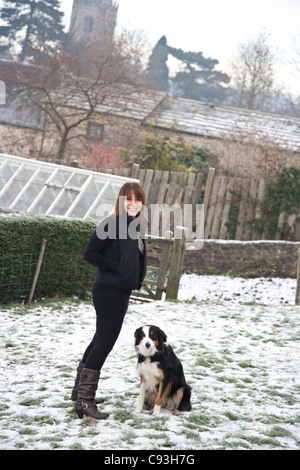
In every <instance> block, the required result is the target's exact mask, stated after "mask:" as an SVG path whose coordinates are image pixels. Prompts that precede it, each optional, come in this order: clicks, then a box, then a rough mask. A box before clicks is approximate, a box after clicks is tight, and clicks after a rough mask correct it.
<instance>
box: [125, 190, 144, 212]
mask: <svg viewBox="0 0 300 470" xmlns="http://www.w3.org/2000/svg"><path fill="white" fill-rule="evenodd" d="M142 205H143V203H142V201H141V200H140V199H137V198H136V196H135V193H134V191H131V192H130V193H129V194H128V196H127V199H126V200H125V201H124V209H125V211H126V212H127V214H128V215H130V216H131V217H133V218H135V217H136V216H137V214H138V213H139V212H140V210H141V208H142Z"/></svg>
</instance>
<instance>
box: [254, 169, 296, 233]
mask: <svg viewBox="0 0 300 470" xmlns="http://www.w3.org/2000/svg"><path fill="white" fill-rule="evenodd" d="M299 210H300V169H299V168H296V167H289V168H284V169H283V170H282V172H281V174H280V175H279V176H278V178H275V179H273V180H271V181H270V182H269V184H268V187H267V190H266V197H265V200H264V202H263V205H262V211H263V217H262V219H261V221H260V223H261V228H264V230H265V231H267V232H268V234H269V235H270V236H271V237H274V235H275V234H276V231H277V225H278V218H279V215H280V214H281V213H283V212H285V213H286V214H288V215H290V214H295V213H297V212H299ZM281 237H282V239H290V237H291V233H290V229H289V227H284V229H283V230H282V233H281Z"/></svg>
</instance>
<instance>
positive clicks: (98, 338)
mask: <svg viewBox="0 0 300 470" xmlns="http://www.w3.org/2000/svg"><path fill="white" fill-rule="evenodd" d="M145 204H146V201H145V194H144V191H143V189H142V187H141V186H140V185H139V184H138V183H125V184H124V185H123V186H122V188H121V190H120V193H119V196H118V199H117V202H116V206H115V209H114V211H113V214H112V215H110V216H108V217H107V218H105V219H104V220H103V221H101V222H100V224H99V226H98V227H97V229H96V230H95V232H94V233H93V235H92V237H91V239H90V241H89V243H88V245H87V247H86V250H85V254H84V259H85V260H86V261H88V262H89V263H91V264H93V265H94V266H97V274H96V279H95V283H94V286H93V303H94V307H95V310H96V315H97V321H96V333H95V335H94V338H93V340H92V342H91V343H90V345H89V346H88V347H87V349H86V351H85V353H84V355H83V358H82V361H81V362H80V363H79V366H78V368H77V377H76V380H75V385H74V388H73V391H72V397H71V398H72V400H73V401H76V404H75V409H76V412H77V415H78V417H79V418H82V417H83V415H85V416H90V417H93V418H95V419H106V418H107V417H108V414H107V413H100V412H99V410H98V408H97V406H96V405H97V403H101V402H102V401H103V400H99V399H95V393H96V390H97V387H98V381H99V377H100V371H101V368H102V366H103V364H104V362H105V360H106V358H107V356H108V354H109V353H110V351H111V350H112V348H113V346H114V344H115V342H116V340H117V338H118V336H119V333H120V331H121V327H122V324H123V320H124V316H125V314H126V312H127V308H128V303H129V297H130V295H131V292H132V290H135V289H140V288H141V286H142V282H143V280H144V277H145V274H146V248H145V243H144V241H143V235H144V232H145V229H146V218H145V210H146V208H145Z"/></svg>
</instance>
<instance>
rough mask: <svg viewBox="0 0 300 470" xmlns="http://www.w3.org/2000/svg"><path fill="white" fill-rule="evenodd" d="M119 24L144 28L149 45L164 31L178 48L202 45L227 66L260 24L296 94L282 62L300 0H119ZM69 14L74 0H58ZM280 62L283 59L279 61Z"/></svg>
mask: <svg viewBox="0 0 300 470" xmlns="http://www.w3.org/2000/svg"><path fill="white" fill-rule="evenodd" d="M118 3H119V10H118V27H122V28H126V29H130V30H137V31H143V33H144V36H145V38H146V39H147V40H148V41H149V42H150V44H151V45H152V46H154V45H155V44H156V42H157V41H158V40H159V39H160V38H161V36H162V35H165V36H166V37H167V41H168V44H169V45H170V46H173V47H177V48H181V49H183V50H186V51H188V50H193V51H202V52H203V55H204V56H205V57H212V58H214V59H217V60H218V61H219V62H220V65H219V68H220V69H221V70H222V71H223V72H226V71H227V70H228V61H229V60H230V59H231V58H233V57H234V56H235V55H236V53H237V48H238V45H239V44H240V43H242V42H245V41H246V40H247V39H248V37H249V35H257V34H258V33H259V32H260V31H261V29H262V28H265V30H266V32H268V33H269V34H270V44H271V45H272V46H273V47H274V49H275V50H276V54H277V57H278V59H280V61H281V62H282V63H283V65H284V67H285V68H284V69H282V68H281V69H280V70H281V75H280V82H281V84H283V85H284V86H285V87H286V88H287V89H290V91H294V92H297V93H299V94H300V72H299V78H298V79H296V75H293V73H292V71H291V68H289V67H287V63H288V60H289V58H290V57H291V56H292V49H293V46H292V39H293V37H295V36H297V35H298V36H300V0H208V1H207V0H206V1H203V0H119V1H118ZM61 4H62V7H63V9H64V11H65V12H66V14H67V16H68V17H70V14H71V9H72V4H73V0H61ZM284 62H285V63H284Z"/></svg>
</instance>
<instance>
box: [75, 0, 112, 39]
mask: <svg viewBox="0 0 300 470" xmlns="http://www.w3.org/2000/svg"><path fill="white" fill-rule="evenodd" d="M117 12H118V5H117V2H115V1H114V0H74V1H73V10H72V16H71V23H70V30H69V43H71V44H72V45H74V46H80V45H86V46H87V45H90V44H93V43H95V44H98V45H99V46H100V45H104V46H105V45H106V44H110V43H111V41H112V39H113V35H114V30H115V26H116V20H117Z"/></svg>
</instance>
